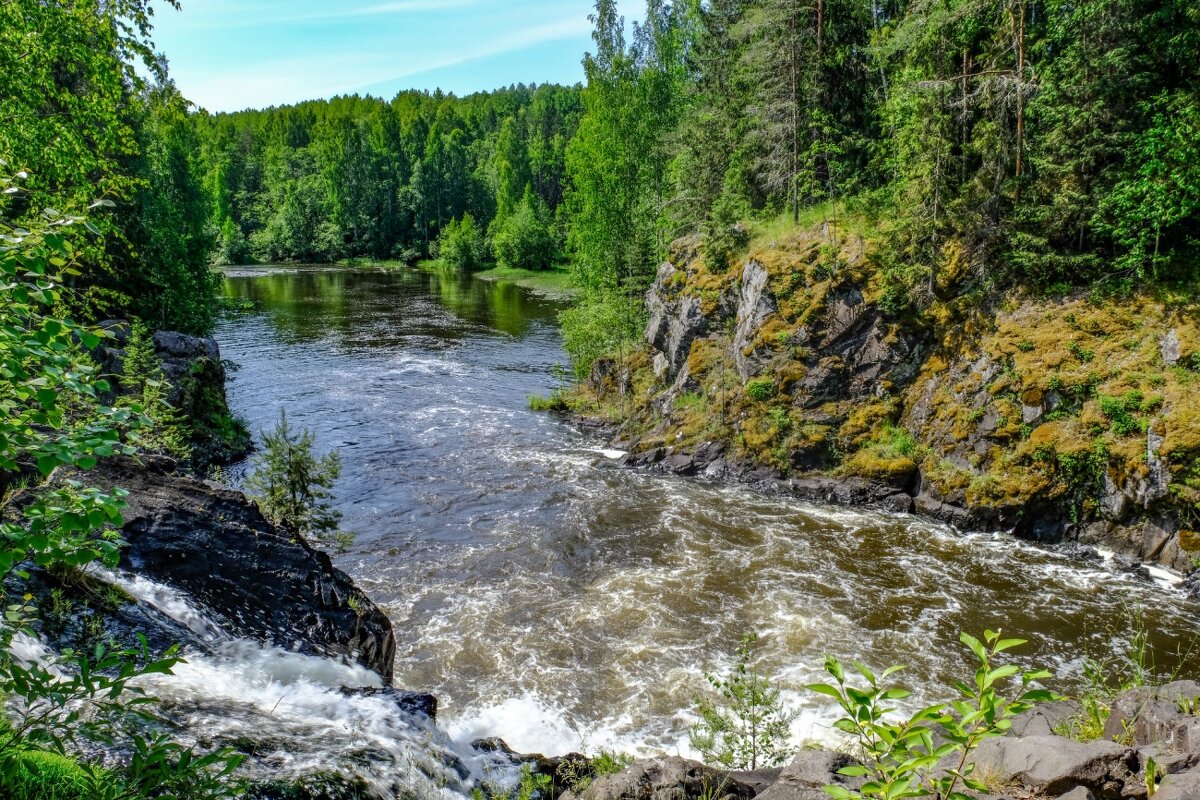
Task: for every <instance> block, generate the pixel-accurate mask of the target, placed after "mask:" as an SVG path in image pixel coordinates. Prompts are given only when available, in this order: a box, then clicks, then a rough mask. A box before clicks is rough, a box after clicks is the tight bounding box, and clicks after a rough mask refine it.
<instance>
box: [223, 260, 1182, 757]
mask: <svg viewBox="0 0 1200 800" xmlns="http://www.w3.org/2000/svg"><path fill="white" fill-rule="evenodd" d="M225 292H226V294H227V296H228V297H230V298H235V299H239V300H243V301H250V302H251V303H252V308H253V310H247V311H244V312H241V313H235V314H231V315H229V316H228V317H227V318H226V319H225V320H224V321H223V322H222V323H221V325H220V327H219V329H218V331H217V334H216V335H217V339H218V341H219V342H220V345H221V349H222V353H223V355H224V357H225V358H227V359H230V360H232V361H233V362H235V363H236V364H237V365H238V367H239V369H238V370H237V371H236V372H235V373H233V379H232V381H231V384H230V387H229V397H230V402H231V405H232V406H233V408H234V410H235V411H236V412H237V413H239V414H241V415H242V416H244V417H245V418H246V419H247V420H248V422H249V423H250V426H251V429H252V430H254V431H258V430H261V429H263V428H268V427H270V426H271V425H273V423H274V421H275V420H276V418H277V416H278V414H279V410H280V409H281V408H285V409H286V410H287V413H288V416H289V419H290V420H291V421H292V422H293V423H295V424H297V425H299V426H302V427H304V428H308V429H311V430H312V431H313V432H314V434H315V435H316V441H317V447H318V449H319V450H320V451H322V452H323V451H325V450H328V449H332V448H336V449H338V450H339V451H340V452H341V455H342V463H343V472H342V476H341V479H340V481H339V482H338V483H337V485H336V489H335V491H336V494H337V498H338V501H337V505H338V508H339V509H340V510H341V511H342V512H343V514H344V515H345V518H344V527H345V528H346V529H348V530H351V531H353V532H355V533H356V534H357V538H356V540H355V542H354V544H353V546H352V547H351V548H350V549H349V550H348V552H346V553H344V554H342V555H340V556H337V557H336V559H335V561H336V563H337V564H338V565H339V566H340V567H341V568H342V569H344V570H346V571H347V572H348V573H349V574H350V575H351V576H353V577H354V579H355V580H356V581H357V582H358V583H359V584H360V585H361V586H362V587H363V588H364V589H365V590H366V591H367V592H368V593H369V594H370V595H371V597H373V598H374V599H375V601H376V602H377V603H379V604H380V605H381V606H382V607H383V608H384V609H385V610H386V612H387V613H388V614H389V616H390V617H391V619H392V621H393V623H394V625H395V629H396V636H397V640H398V645H399V647H398V655H397V661H396V684H397V685H398V686H401V687H404V688H408V689H414V690H422V691H430V692H433V693H434V694H436V695H437V696H438V697H439V698H440V699H441V703H442V720H443V725H444V727H445V728H446V729H447V730H448V731H449V733H450V734H451V735H452V736H454V737H456V738H458V739H460V740H465V739H469V738H471V737H474V736H483V735H499V736H502V737H504V738H505V739H506V740H507V741H508V742H509V744H510V745H512V746H513V747H514V748H516V749H518V750H521V751H526V752H529V751H538V752H546V753H551V754H552V753H563V752H566V751H569V750H587V751H597V750H599V749H601V748H609V749H612V748H616V749H620V750H626V751H635V752H643V753H646V752H652V751H665V752H668V753H675V752H682V753H685V754H686V753H687V752H688V747H687V730H688V727H689V725H690V724H691V722H692V719H693V718H692V717H691V715H690V712H689V710H688V709H689V706H690V704H691V700H692V698H693V697H694V696H695V694H696V693H697V692H698V691H701V690H703V688H704V686H705V684H704V679H703V672H704V670H710V671H715V672H718V673H720V672H723V671H724V670H727V669H728V668H729V667H730V665H731V664H732V663H733V658H734V651H735V649H736V647H737V645H738V642H739V640H740V639H741V637H742V636H743V635H744V634H745V633H747V632H756V633H757V634H758V635H759V636H760V641H759V644H758V645H757V647H756V649H755V653H756V656H757V657H758V658H759V659H761V662H760V663H761V666H762V668H763V669H764V671H766V672H768V673H770V674H772V675H775V676H777V680H778V683H779V685H780V686H782V687H783V688H784V689H785V692H784V697H785V699H786V700H787V701H788V702H789V703H791V704H792V705H793V706H794V708H795V709H796V710H797V711H799V712H802V713H800V715H799V717H798V719H797V721H796V722H795V723H794V726H793V728H794V734H795V737H796V739H797V741H799V740H802V739H828V738H829V737H830V731H829V728H828V723H829V721H830V719H831V718H832V717H833V709H831V708H830V706H829V705H828V704H827V702H826V700H825V698H821V697H819V696H815V695H811V694H808V693H805V692H804V691H803V689H802V686H803V684H804V683H805V682H807V681H811V680H813V679H816V678H818V677H819V675H820V672H821V665H822V660H823V656H824V654H826V653H831V654H834V655H836V656H838V657H839V658H843V659H850V658H856V659H860V660H862V661H865V662H867V663H869V664H871V665H874V666H886V665H888V664H892V663H901V664H907V665H909V667H910V670H909V671H908V672H907V673H902V675H908V676H910V679H911V680H912V681H913V683H914V684H915V688H917V689H918V694H917V696H916V698H914V701H913V702H920V701H922V700H924V699H928V698H931V697H933V696H934V695H935V693H940V694H944V692H945V690H944V688H942V687H944V686H947V685H949V684H950V683H951V682H952V681H954V680H957V679H960V678H961V677H963V676H964V675H965V674H966V673H965V670H966V668H967V667H968V666H969V662H968V657H969V656H968V654H967V653H966V651H965V650H964V649H963V648H962V647H960V646H959V645H957V638H958V634H959V632H960V631H964V630H966V631H971V632H975V633H980V632H982V630H983V629H984V628H993V629H1000V628H1002V629H1003V630H1004V632H1005V633H1006V634H1007V635H1012V636H1020V637H1023V638H1027V639H1029V640H1030V644H1029V645H1028V646H1027V647H1026V648H1025V649H1024V650H1023V651H1021V656H1020V659H1021V661H1022V662H1023V663H1025V664H1027V665H1034V664H1036V665H1038V666H1045V667H1048V668H1050V669H1052V670H1054V671H1055V672H1056V673H1057V675H1058V678H1057V680H1056V682H1055V684H1054V688H1058V689H1060V690H1070V689H1072V688H1077V687H1078V686H1079V684H1080V681H1081V674H1082V668H1083V664H1084V659H1085V658H1086V657H1089V656H1090V657H1095V658H1105V657H1112V656H1113V655H1114V654H1116V653H1120V652H1122V651H1123V650H1125V649H1127V648H1128V647H1129V643H1130V639H1131V636H1132V633H1131V624H1130V620H1131V617H1133V616H1137V615H1138V614H1141V615H1142V616H1143V617H1144V620H1145V627H1146V630H1147V631H1148V634H1149V639H1150V644H1151V657H1152V658H1153V659H1154V660H1155V661H1156V663H1157V665H1158V666H1159V667H1160V668H1161V669H1165V670H1171V669H1173V668H1174V666H1175V665H1176V663H1177V662H1178V658H1176V656H1175V654H1176V653H1177V652H1179V651H1180V650H1181V649H1182V650H1183V651H1187V648H1188V647H1189V646H1190V643H1191V642H1192V641H1193V639H1194V637H1195V636H1196V634H1197V632H1200V613H1198V612H1200V608H1198V607H1197V605H1196V604H1194V603H1190V602H1187V601H1184V600H1183V599H1182V598H1181V595H1180V594H1179V593H1178V592H1176V591H1174V590H1172V589H1170V588H1167V587H1165V586H1161V585H1156V584H1148V583H1146V582H1144V581H1142V580H1140V579H1137V578H1135V577H1132V576H1129V575H1126V574H1122V573H1120V572H1119V571H1117V570H1115V569H1113V568H1111V567H1110V566H1108V565H1106V564H1104V563H1092V564H1088V563H1082V562H1080V561H1077V560H1074V559H1072V558H1070V557H1068V556H1066V555H1063V554H1060V553H1057V552H1055V551H1053V550H1047V549H1040V548H1037V547H1033V546H1030V545H1027V544H1024V543H1021V542H1018V541H1015V540H1013V539H1012V538H1010V537H1008V536H1005V535H982V534H961V533H958V532H955V531H953V530H951V529H949V528H947V527H945V526H943V525H940V524H936V523H932V522H929V521H926V520H921V519H917V518H913V517H904V516H896V515H891V514H885V513H880V512H874V511H860V510H852V509H845V508H828V507H820V506H815V505H809V504H805V503H799V502H794V501H790V500H787V499H781V498H775V497H765V496H762V495H759V494H756V493H755V492H753V491H750V490H748V489H745V488H741V487H737V486H726V485H720V484H709V483H704V482H701V481H697V480H694V479H686V478H675V477H669V476H662V475H657V474H650V473H645V472H638V471H630V470H624V469H621V468H618V467H616V466H615V464H614V462H613V460H612V459H611V455H612V454H611V453H606V452H604V451H603V450H602V447H601V443H598V442H595V441H591V440H589V439H588V438H586V437H584V436H582V435H581V434H579V433H577V432H576V431H574V430H573V429H572V428H571V427H570V426H569V425H568V424H566V423H565V422H563V421H561V420H559V419H557V418H556V417H554V416H551V415H547V414H542V413H535V412H532V411H530V410H529V408H528V397H529V396H530V395H534V394H545V393H547V392H549V391H550V390H551V389H553V388H554V387H555V386H556V385H557V383H558V381H559V380H560V377H559V375H560V374H561V372H560V367H561V365H564V364H565V363H566V355H565V353H564V352H563V350H562V345H561V341H560V338H559V335H558V332H557V329H556V325H555V320H556V315H557V312H558V311H559V310H560V308H561V302H560V301H556V300H554V299H551V298H546V297H540V296H538V295H536V294H533V293H530V292H528V291H526V290H523V289H520V288H518V287H516V286H513V285H510V284H503V283H490V282H487V281H483V280H479V279H476V278H472V277H470V276H458V275H442V274H433V273H427V272H420V271H414V270H384V269H353V270H352V269H333V268H321V267H287V268H247V269H237V270H230V271H228V272H227V277H226V280H225ZM248 307H249V306H248ZM236 472H237V471H236V470H235V477H236ZM1197 661H1200V654H1196V653H1192V657H1191V663H1190V664H1189V665H1187V666H1185V672H1187V673H1189V674H1192V675H1193V676H1194V673H1196V672H1197V671H1200V670H1197V668H1196V666H1197Z"/></svg>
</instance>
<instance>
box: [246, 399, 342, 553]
mask: <svg viewBox="0 0 1200 800" xmlns="http://www.w3.org/2000/svg"><path fill="white" fill-rule="evenodd" d="M259 436H260V439H261V449H260V450H259V451H258V452H257V453H255V455H254V458H253V461H252V464H253V472H251V474H250V475H249V476H247V478H246V490H247V492H248V493H249V494H250V495H251V496H252V497H253V498H254V500H255V502H256V503H257V504H258V507H259V509H260V510H261V511H262V512H263V515H264V516H266V517H267V519H269V520H271V521H272V522H274V523H275V524H277V525H279V526H280V527H282V528H283V529H284V530H286V531H288V532H289V533H291V534H294V535H297V536H304V537H308V538H311V539H313V540H314V541H316V542H318V543H320V544H322V545H332V546H335V547H338V548H339V549H342V548H345V547H346V546H348V545H349V543H350V541H351V539H352V536H351V535H350V534H347V533H344V532H341V531H339V530H338V526H339V524H340V523H341V521H342V514H341V512H340V511H338V510H336V509H335V508H334V507H333V505H332V503H331V502H330V501H331V499H332V498H333V493H332V492H331V491H330V489H332V488H333V484H334V481H336V480H337V479H338V477H339V476H340V475H341V471H342V462H341V457H340V456H339V454H338V452H337V451H336V450H334V451H331V452H329V453H326V454H325V455H323V456H321V457H320V458H318V457H316V456H314V455H313V445H314V444H315V441H316V440H315V437H314V436H313V434H312V432H311V431H308V430H303V431H294V430H293V429H292V427H291V425H290V423H288V420H287V413H286V412H285V411H283V410H282V409H281V410H280V411H279V422H277V423H276V425H275V429H274V430H273V431H270V432H267V431H262V432H261V433H260V434H259Z"/></svg>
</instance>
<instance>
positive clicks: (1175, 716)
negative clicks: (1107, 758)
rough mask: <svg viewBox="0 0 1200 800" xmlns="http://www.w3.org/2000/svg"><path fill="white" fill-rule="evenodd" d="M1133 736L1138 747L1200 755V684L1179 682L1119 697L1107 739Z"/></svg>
mask: <svg viewBox="0 0 1200 800" xmlns="http://www.w3.org/2000/svg"><path fill="white" fill-rule="evenodd" d="M1130 735H1132V737H1133V744H1134V745H1135V746H1137V747H1144V746H1148V745H1156V744H1157V745H1162V746H1164V747H1166V748H1167V749H1168V750H1171V751H1173V752H1179V753H1200V683H1197V682H1196V681H1176V682H1174V683H1168V684H1166V685H1165V686H1160V687H1157V688H1150V687H1147V688H1143V689H1134V690H1132V691H1129V692H1126V693H1125V694H1123V695H1121V696H1120V697H1118V698H1117V699H1116V700H1114V701H1113V703H1112V712H1111V713H1110V715H1109V718H1108V722H1107V723H1106V724H1105V726H1104V736H1105V738H1107V739H1114V738H1117V737H1119V736H1130Z"/></svg>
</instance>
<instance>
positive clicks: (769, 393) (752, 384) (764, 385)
mask: <svg viewBox="0 0 1200 800" xmlns="http://www.w3.org/2000/svg"><path fill="white" fill-rule="evenodd" d="M775 391H776V388H775V381H773V380H771V379H770V378H754V379H753V380H751V381H749V382H748V383H747V384H746V396H747V397H749V398H750V399H751V400H754V401H756V402H759V403H765V402H766V401H768V400H770V399H771V398H772V397H774V396H775Z"/></svg>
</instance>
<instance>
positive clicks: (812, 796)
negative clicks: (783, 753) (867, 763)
mask: <svg viewBox="0 0 1200 800" xmlns="http://www.w3.org/2000/svg"><path fill="white" fill-rule="evenodd" d="M853 763H854V760H853V759H852V758H850V757H849V756H848V755H846V754H844V753H832V752H829V751H825V750H802V751H800V752H799V753H798V754H797V755H796V757H795V758H793V759H792V761H791V763H789V764H788V765H787V766H786V767H784V768H783V770H782V772H781V773H780V775H779V780H777V781H776V782H775V783H774V784H773V785H772V786H770V787H768V788H767V789H765V790H764V791H763V792H762V793H760V794H759V795H758V797H759V798H761V800H827V798H828V797H829V795H828V794H826V793H825V791H824V790H823V788H822V787H824V786H828V785H839V786H845V787H847V788H850V789H856V788H858V787H859V786H861V785H862V779H856V778H847V777H846V776H844V775H839V774H838V770H840V769H842V768H843V767H848V766H850V765H851V764H853Z"/></svg>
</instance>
